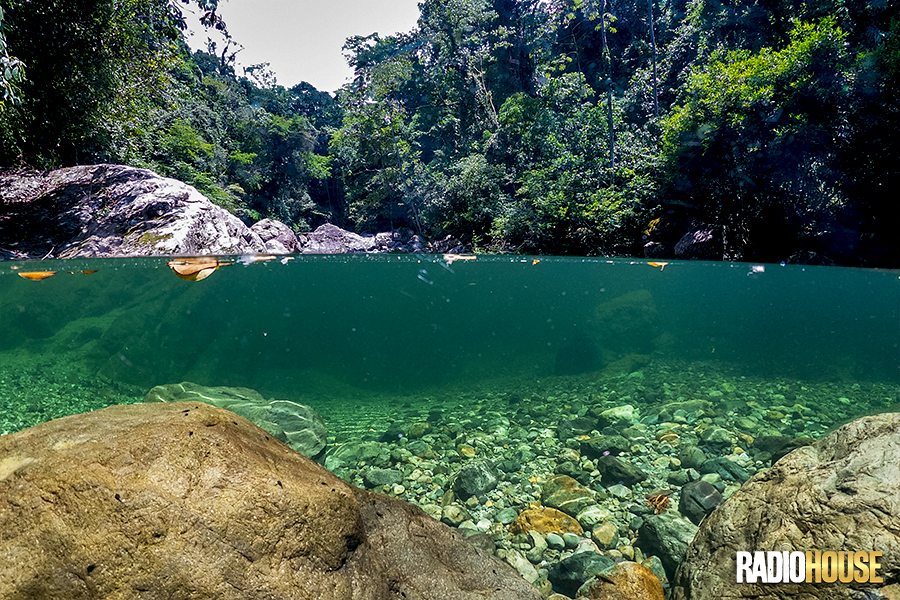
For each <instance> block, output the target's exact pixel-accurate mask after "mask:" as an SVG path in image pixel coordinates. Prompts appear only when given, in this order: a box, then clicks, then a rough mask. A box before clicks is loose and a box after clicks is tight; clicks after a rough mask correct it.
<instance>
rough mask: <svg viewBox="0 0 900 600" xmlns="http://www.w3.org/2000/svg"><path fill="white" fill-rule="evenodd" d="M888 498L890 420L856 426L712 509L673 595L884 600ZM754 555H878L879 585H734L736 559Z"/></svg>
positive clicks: (894, 485) (887, 593) (897, 470)
mask: <svg viewBox="0 0 900 600" xmlns="http://www.w3.org/2000/svg"><path fill="white" fill-rule="evenodd" d="M898 499H900V413H887V414H881V415H875V416H870V417H863V418H861V419H857V420H856V421H853V422H851V423H848V424H847V425H844V426H843V427H841V428H839V429H837V430H835V431H834V432H832V433H831V434H829V435H828V436H826V437H825V438H823V439H821V440H819V441H818V442H816V443H815V444H813V445H811V446H805V447H802V448H799V449H797V450H795V451H793V452H791V453H790V454H788V455H787V456H785V457H784V458H782V459H781V460H780V461H778V462H777V463H775V465H774V466H773V467H772V468H771V469H769V470H767V471H763V472H760V473H757V474H756V475H755V476H754V477H752V478H751V479H750V480H749V481H747V482H746V483H745V484H744V485H743V486H742V487H741V489H740V490H738V491H737V492H735V494H734V495H733V496H731V497H730V498H728V500H726V501H725V502H724V503H723V504H722V505H721V506H719V507H718V508H717V509H716V510H714V511H713V512H712V514H710V515H709V516H708V517H707V518H706V520H705V521H704V522H703V524H702V525H701V526H700V530H699V531H698V532H697V535H696V536H695V537H694V539H693V541H692V542H691V544H690V546H689V547H688V550H687V554H686V556H685V559H684V561H683V562H682V563H681V566H680V567H679V568H678V571H677V573H676V575H675V578H674V587H673V592H674V595H673V597H674V598H675V599H676V600H685V599H690V600H737V599H739V598H747V597H765V598H768V599H771V600H780V599H788V598H794V599H797V600H801V599H802V600H805V599H807V598H816V599H818V600H850V599H851V598H863V597H865V598H882V597H884V598H889V597H891V594H894V593H896V584H897V583H898V582H900V533H898V532H900V500H898ZM756 550H763V551H766V550H768V551H772V550H774V551H785V550H787V551H800V552H806V551H815V550H822V551H827V550H831V551H867V550H868V551H871V550H875V551H881V552H882V553H883V555H882V560H881V569H880V570H879V571H878V575H879V576H880V577H882V578H883V579H884V583H882V584H870V583H863V582H855V581H854V582H851V583H846V584H845V583H840V584H823V583H819V584H816V583H800V584H766V583H755V584H750V583H742V584H738V583H736V577H735V575H736V562H735V561H736V555H737V552H738V551H756ZM891 584H893V585H891ZM881 586H884V587H881ZM891 588H893V589H891Z"/></svg>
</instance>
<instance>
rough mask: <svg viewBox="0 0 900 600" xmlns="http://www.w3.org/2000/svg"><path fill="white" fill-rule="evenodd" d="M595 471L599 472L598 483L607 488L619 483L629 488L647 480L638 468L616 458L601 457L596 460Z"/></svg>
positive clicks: (645, 475)
mask: <svg viewBox="0 0 900 600" xmlns="http://www.w3.org/2000/svg"><path fill="white" fill-rule="evenodd" d="M597 470H598V471H600V481H602V482H603V485H607V486H608V485H615V484H617V483H620V482H621V483H622V484H624V485H629V486H630V485H635V484H638V483H640V482H642V481H644V480H645V479H647V474H646V473H644V471H643V470H642V469H641V468H640V467H638V466H636V465H634V464H632V463H631V462H629V461H626V460H622V459H621V458H619V457H618V456H601V457H600V458H598V459H597Z"/></svg>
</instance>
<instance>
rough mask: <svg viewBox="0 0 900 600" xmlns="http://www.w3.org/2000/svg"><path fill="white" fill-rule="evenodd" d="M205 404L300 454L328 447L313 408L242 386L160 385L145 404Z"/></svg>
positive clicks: (322, 426)
mask: <svg viewBox="0 0 900 600" xmlns="http://www.w3.org/2000/svg"><path fill="white" fill-rule="evenodd" d="M191 401H196V402H205V403H206V404H211V405H213V406H218V407H219V408H224V409H227V410H230V411H231V412H233V413H237V414H239V415H241V416H242V417H244V418H245V419H249V420H250V421H253V422H254V423H256V424H257V425H258V426H260V427H262V428H263V429H265V430H266V431H268V432H269V433H271V434H272V435H273V436H275V438H277V439H278V440H280V441H282V442H284V443H285V444H287V445H288V446H290V447H291V448H293V449H294V450H296V451H297V452H299V453H300V454H302V455H304V456H308V457H310V458H314V457H315V456H317V455H318V454H319V453H320V452H322V450H323V449H324V448H325V444H326V441H327V437H328V433H327V431H326V429H325V423H324V422H323V421H322V418H321V417H320V416H319V415H318V414H317V413H316V411H314V410H313V409H312V408H311V407H309V406H307V405H305V404H299V403H297V402H292V401H290V400H266V399H265V398H263V397H262V396H261V395H260V394H259V392H257V391H256V390H251V389H249V388H242V387H224V386H220V387H205V386H202V385H197V384H196V383H191V382H190V381H185V382H183V383H170V384H167V385H158V386H156V387H155V388H153V389H152V390H150V391H149V392H148V393H147V395H146V396H145V397H144V402H191Z"/></svg>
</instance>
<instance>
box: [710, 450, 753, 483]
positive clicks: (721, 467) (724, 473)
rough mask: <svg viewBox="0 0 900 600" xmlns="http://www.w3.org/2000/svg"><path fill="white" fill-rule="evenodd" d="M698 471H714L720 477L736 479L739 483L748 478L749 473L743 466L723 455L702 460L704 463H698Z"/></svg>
mask: <svg viewBox="0 0 900 600" xmlns="http://www.w3.org/2000/svg"><path fill="white" fill-rule="evenodd" d="M700 472H701V473H715V474H716V475H718V476H719V477H721V478H722V479H725V480H731V481H737V482H739V483H744V482H745V481H747V480H748V479H750V473H748V472H747V470H746V469H745V468H744V467H742V466H741V465H739V464H737V463H736V462H734V461H733V460H729V459H727V458H725V457H724V456H716V457H714V458H710V459H709V460H707V461H704V463H703V464H702V465H700Z"/></svg>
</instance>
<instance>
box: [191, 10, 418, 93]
mask: <svg viewBox="0 0 900 600" xmlns="http://www.w3.org/2000/svg"><path fill="white" fill-rule="evenodd" d="M188 10H189V9H188V8H187V7H185V16H186V17H189V20H188V23H189V27H190V28H191V30H192V31H193V34H189V35H188V43H189V44H190V46H191V48H193V49H194V50H198V49H203V50H205V49H206V39H207V37H212V34H209V33H208V32H204V31H203V29H202V28H201V27H200V26H199V23H197V22H196V18H193V19H191V18H190V17H191V15H189V14H188ZM195 10H196V9H195ZM219 14H220V15H222V17H223V18H224V19H225V23H226V24H227V25H228V31H229V33H231V37H232V38H233V39H234V40H235V41H236V42H238V43H239V44H241V45H243V46H244V50H242V51H241V52H240V53H239V54H238V55H237V63H238V67H239V68H238V74H240V73H241V72H242V71H241V69H240V67H241V66H249V65H253V64H258V63H263V62H268V63H270V64H269V68H270V69H271V70H272V71H273V72H274V73H275V76H276V78H277V82H278V85H281V86H284V87H286V88H289V87H291V86H294V85H296V84H298V83H300V82H301V81H307V82H309V83H311V84H312V85H313V86H314V87H315V88H316V89H318V90H321V91H325V92H334V91H335V90H337V89H338V88H340V87H341V86H342V85H343V84H344V83H346V82H347V80H349V79H350V77H351V76H352V71H351V69H350V67H349V66H347V61H346V59H344V56H343V53H342V51H341V46H343V45H344V40H346V39H347V38H348V37H351V36H354V35H369V34H371V33H375V32H378V33H379V34H380V35H382V36H387V35H391V34H394V33H397V32H407V31H410V30H412V29H413V28H414V27H415V26H416V20H417V19H418V18H419V8H418V0H219ZM195 23H196V24H195ZM213 39H215V37H213ZM219 48H220V49H221V43H220V45H219Z"/></svg>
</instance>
